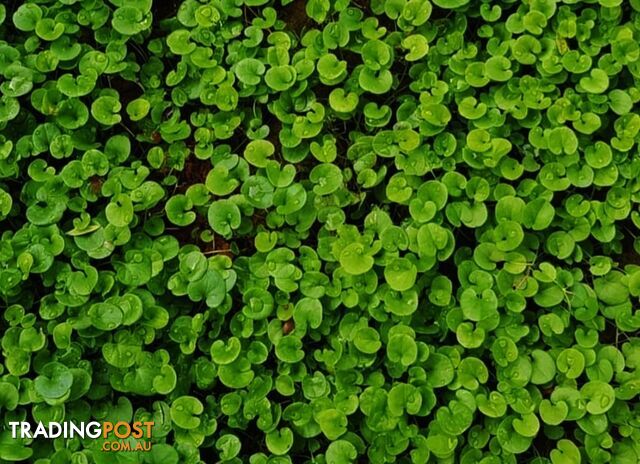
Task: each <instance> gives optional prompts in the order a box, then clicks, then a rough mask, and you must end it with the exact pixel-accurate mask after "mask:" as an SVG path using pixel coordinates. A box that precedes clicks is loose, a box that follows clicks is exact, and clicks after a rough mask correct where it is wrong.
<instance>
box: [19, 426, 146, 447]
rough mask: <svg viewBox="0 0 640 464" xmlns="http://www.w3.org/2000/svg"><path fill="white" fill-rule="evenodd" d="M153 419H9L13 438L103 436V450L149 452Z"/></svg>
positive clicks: (96, 437) (95, 437)
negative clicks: (146, 420) (15, 420)
mask: <svg viewBox="0 0 640 464" xmlns="http://www.w3.org/2000/svg"><path fill="white" fill-rule="evenodd" d="M153 424H154V423H153V422H133V423H129V422H125V421H119V422H115V423H114V422H97V421H93V422H79V423H76V422H49V423H47V424H46V425H45V424H44V423H43V422H38V424H37V425H36V427H35V429H33V428H32V424H31V423H29V422H9V427H11V437H12V438H45V439H54V438H74V437H78V438H91V439H95V440H97V439H100V438H101V439H103V440H104V441H103V442H102V445H101V447H100V449H101V450H102V451H104V452H114V451H150V450H151V430H152V428H153Z"/></svg>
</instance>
